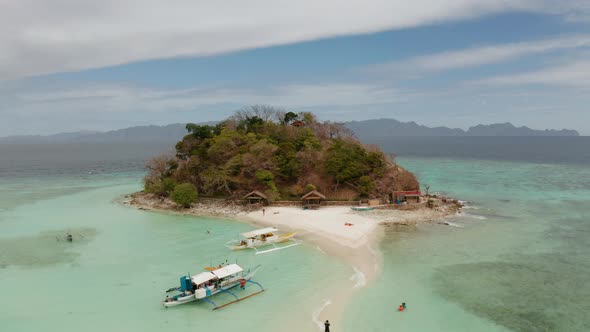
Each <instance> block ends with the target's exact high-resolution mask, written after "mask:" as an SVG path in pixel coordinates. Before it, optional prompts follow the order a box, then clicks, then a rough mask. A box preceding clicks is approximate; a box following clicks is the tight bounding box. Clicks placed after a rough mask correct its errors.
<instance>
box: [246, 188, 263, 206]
mask: <svg viewBox="0 0 590 332" xmlns="http://www.w3.org/2000/svg"><path fill="white" fill-rule="evenodd" d="M243 199H244V200H245V201H247V202H248V204H262V205H266V204H268V197H266V195H265V194H263V193H261V192H260V191H258V190H254V191H251V192H250V193H248V194H246V195H244V198H243Z"/></svg>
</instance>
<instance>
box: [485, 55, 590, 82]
mask: <svg viewBox="0 0 590 332" xmlns="http://www.w3.org/2000/svg"><path fill="white" fill-rule="evenodd" d="M475 83H476V84H488V85H525V84H535V85H551V86H565V87H575V88H584V89H587V88H590V61H576V62H572V63H567V64H561V65H555V66H551V67H546V68H542V69H539V70H535V71H530V72H524V73H517V74H510V75H502V76H496V77H491V78H487V79H483V80H479V81H476V82H475Z"/></svg>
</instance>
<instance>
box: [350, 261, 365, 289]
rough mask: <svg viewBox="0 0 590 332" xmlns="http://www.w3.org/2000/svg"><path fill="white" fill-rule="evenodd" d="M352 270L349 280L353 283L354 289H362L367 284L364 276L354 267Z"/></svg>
mask: <svg viewBox="0 0 590 332" xmlns="http://www.w3.org/2000/svg"><path fill="white" fill-rule="evenodd" d="M352 268H353V269H354V274H353V275H352V276H350V280H352V281H354V288H359V287H364V286H365V285H366V284H367V278H366V277H365V274H364V273H362V272H361V271H360V270H359V269H357V268H356V267H354V266H353V267H352Z"/></svg>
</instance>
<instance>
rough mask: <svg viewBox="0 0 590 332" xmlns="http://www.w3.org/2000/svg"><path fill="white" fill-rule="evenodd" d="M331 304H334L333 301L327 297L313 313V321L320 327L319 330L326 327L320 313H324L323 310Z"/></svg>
mask: <svg viewBox="0 0 590 332" xmlns="http://www.w3.org/2000/svg"><path fill="white" fill-rule="evenodd" d="M330 304H332V301H331V300H330V299H325V300H324V301H323V302H322V305H321V306H320V307H318V308H317V309H316V310H314V311H313V314H312V315H311V321H312V322H313V323H314V324H315V325H316V326H317V327H318V329H319V330H323V329H324V322H323V321H321V320H320V315H321V314H322V311H324V309H326V307H327V306H329V305H330Z"/></svg>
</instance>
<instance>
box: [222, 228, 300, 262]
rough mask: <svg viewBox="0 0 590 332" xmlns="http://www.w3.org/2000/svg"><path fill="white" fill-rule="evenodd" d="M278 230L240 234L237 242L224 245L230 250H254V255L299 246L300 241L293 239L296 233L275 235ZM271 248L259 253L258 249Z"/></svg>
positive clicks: (270, 229)
mask: <svg viewBox="0 0 590 332" xmlns="http://www.w3.org/2000/svg"><path fill="white" fill-rule="evenodd" d="M278 231H279V230H278V229H276V228H274V227H268V228H262V229H257V230H254V231H250V232H246V233H242V234H240V238H239V239H237V240H231V241H229V242H227V243H226V244H225V246H226V247H228V248H230V249H231V250H242V249H254V250H256V255H258V254H264V253H267V252H271V251H275V250H281V249H286V248H289V247H292V246H296V245H298V244H301V241H299V240H296V239H294V238H293V237H294V236H295V233H296V232H291V233H286V234H277V232H278ZM283 242H291V243H290V244H288V245H285V246H277V243H283ZM265 246H272V247H273V248H271V249H267V250H262V251H259V250H258V248H260V247H265Z"/></svg>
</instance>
